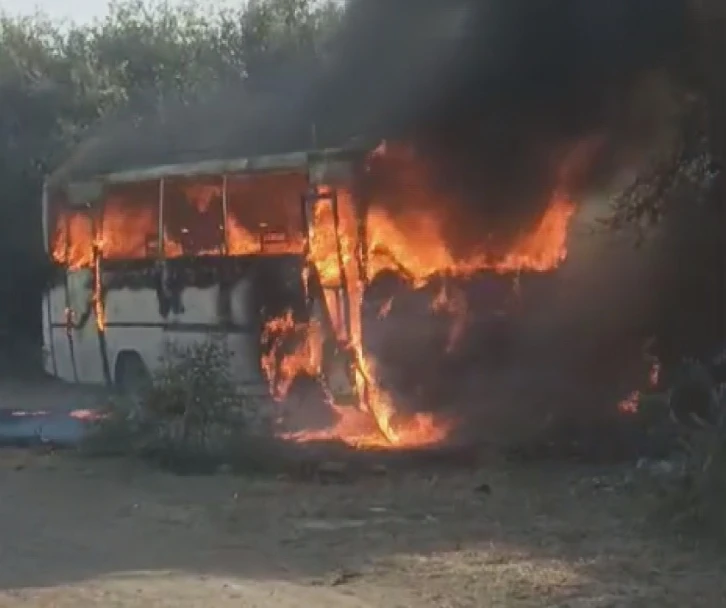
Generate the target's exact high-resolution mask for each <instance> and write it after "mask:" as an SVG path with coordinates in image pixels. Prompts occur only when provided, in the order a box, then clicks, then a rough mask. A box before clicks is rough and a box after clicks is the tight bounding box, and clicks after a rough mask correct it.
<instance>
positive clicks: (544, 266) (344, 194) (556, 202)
mask: <svg viewBox="0 0 726 608" xmlns="http://www.w3.org/2000/svg"><path fill="white" fill-rule="evenodd" d="M401 152H403V154H401ZM391 153H393V154H396V155H397V161H399V162H400V159H401V158H404V159H406V161H407V163H406V164H405V166H404V167H403V169H404V171H405V172H406V176H405V181H406V182H407V183H408V184H415V188H409V189H408V190H406V191H404V192H397V194H398V195H399V196H405V197H407V199H408V200H404V201H399V202H402V203H403V204H399V205H398V207H399V208H403V209H404V211H399V212H398V213H396V214H395V215H394V214H392V213H390V212H389V211H387V206H386V205H385V201H379V200H376V199H375V197H374V198H373V200H371V201H369V207H368V211H367V214H366V217H365V231H366V234H367V240H366V242H365V243H361V242H360V238H359V234H360V232H359V230H358V228H359V225H358V221H357V219H356V214H355V207H354V204H353V199H352V196H351V193H350V192H348V191H346V190H345V189H341V188H337V189H334V188H327V187H324V186H323V187H320V188H319V195H320V196H321V199H322V200H321V201H320V202H319V203H318V204H317V206H316V207H315V216H314V218H313V222H312V224H313V228H312V234H311V235H310V242H309V261H310V262H311V263H312V264H313V265H314V267H315V269H316V270H317V273H318V274H319V276H320V278H321V282H322V284H323V286H324V287H327V288H329V289H328V290H327V291H325V298H326V300H327V308H328V310H330V311H331V314H332V317H333V318H332V324H333V327H334V330H335V333H336V337H337V339H338V341H339V343H340V344H342V345H343V347H342V348H343V349H345V350H346V352H348V353H350V354H351V359H352V362H353V363H352V365H353V368H354V369H353V370H352V371H353V375H354V377H355V381H356V388H357V392H358V395H359V396H360V397H361V398H362V404H361V405H362V407H361V408H359V409H355V408H351V407H344V406H339V405H336V404H334V403H332V402H331V404H330V406H331V408H332V409H333V412H334V413H335V415H336V418H337V421H336V423H335V424H334V425H333V426H332V427H331V428H329V429H326V430H325V431H314V432H310V431H303V432H298V433H295V434H294V435H291V437H293V438H295V439H296V440H298V441H312V440H321V439H339V440H342V441H344V442H346V443H348V444H350V445H354V446H357V447H371V446H381V447H382V446H385V447H388V448H391V447H395V448H411V447H423V446H431V445H436V444H440V443H442V442H444V441H445V440H446V439H447V437H449V435H450V433H451V432H452V430H453V428H454V426H455V421H453V420H450V419H445V418H437V417H436V416H434V415H433V414H424V413H417V414H406V413H404V412H403V411H401V410H400V409H399V408H397V407H396V400H395V398H394V396H393V395H392V394H391V393H390V392H388V391H387V390H385V389H384V388H383V387H382V385H381V382H380V377H379V370H378V365H377V362H376V361H375V359H374V358H373V357H372V356H371V355H370V354H368V353H365V352H364V349H363V339H362V334H363V329H362V319H361V303H362V299H363V293H362V289H363V285H364V283H365V280H367V281H371V280H373V279H375V277H376V276H377V275H378V274H379V273H381V272H383V271H392V272H395V273H396V274H398V275H400V276H402V277H404V278H405V279H406V280H407V281H408V282H409V283H410V284H411V285H412V287H414V288H421V287H423V286H425V285H426V284H427V283H428V282H429V281H430V280H431V279H432V278H433V277H436V276H449V277H451V276H467V275H470V274H472V273H474V272H478V271H481V270H491V271H494V272H498V273H504V272H516V271H521V270H529V271H539V272H544V271H549V270H552V269H554V268H556V267H557V266H558V265H559V264H560V263H561V262H562V261H563V260H564V259H565V258H566V256H567V247H566V244H567V232H568V226H569V223H570V220H571V218H572V216H573V214H574V212H575V205H574V204H573V203H572V201H571V200H570V199H569V198H568V197H567V195H566V193H565V191H564V189H558V190H556V191H555V192H553V193H552V196H551V200H550V203H549V205H548V207H547V209H546V211H545V213H544V215H543V216H542V217H541V219H540V220H539V222H538V223H537V224H536V225H535V226H534V227H533V228H532V229H531V230H529V231H528V232H526V233H524V234H521V235H520V236H519V238H517V239H516V240H515V242H514V245H513V246H512V247H511V248H510V249H509V250H508V251H507V252H505V254H504V255H499V256H496V257H495V256H493V255H491V254H490V253H484V252H478V253H474V254H472V255H470V256H468V257H464V258H461V257H457V256H455V255H454V253H453V252H452V250H451V247H450V244H449V243H448V242H447V240H446V239H445V238H444V235H443V232H442V223H441V222H440V220H439V218H438V217H437V216H436V214H435V213H434V212H431V211H429V210H431V209H442V208H445V207H446V204H447V201H440V200H431V199H432V198H433V197H435V196H436V194H435V190H434V189H433V188H432V187H430V185H429V184H428V181H427V175H426V171H425V167H424V166H423V165H421V164H419V163H418V162H417V161H416V159H415V157H414V156H412V155H410V154H409V153H408V150H405V149H404V150H401V149H399V148H394V149H391V148H390V147H388V146H385V145H384V146H382V147H380V148H378V149H377V150H376V151H374V153H373V156H374V157H377V158H381V157H385V156H386V155H387V154H391ZM326 193H328V194H326ZM386 194H387V193H385V192H384V193H383V196H386ZM334 198H335V199H337V201H336V202H337V215H338V217H337V221H336V218H335V217H334V210H333V199H334ZM422 198H428V199H429V200H421V199H422ZM364 260H365V264H363V263H362V262H363V261H364ZM341 270H342V273H343V275H344V277H343V276H342V274H341ZM343 278H345V281H344V280H343ZM336 290H345V292H346V293H347V295H348V299H349V302H350V310H349V311H347V314H348V315H349V322H348V323H347V324H346V322H345V319H344V318H343V317H344V314H345V313H346V311H345V310H344V309H342V308H341V306H340V305H339V304H340V303H339V301H338V299H339V296H338V295H337V292H336ZM391 304H392V302H391V301H390V300H389V301H387V302H386V303H385V304H384V306H383V307H382V308H381V310H380V312H379V314H380V315H381V316H385V315H386V314H387V312H388V311H389V310H390V307H391ZM431 307H432V310H433V311H434V312H437V313H439V314H447V315H449V316H450V318H451V328H450V332H449V338H448V342H447V347H446V348H447V352H453V350H454V349H455V348H456V344H457V342H458V340H459V339H460V338H461V336H462V334H463V332H464V330H465V327H466V317H467V314H468V303H467V302H466V298H465V296H464V294H463V293H460V292H459V291H457V290H456V289H455V288H451V287H448V286H447V285H446V284H444V286H443V287H442V289H441V290H440V291H439V293H438V295H437V296H436V298H435V299H434V301H433V302H432V305H431ZM279 324H280V320H279V319H274V320H272V321H271V322H270V326H271V327H273V326H275V327H276V326H279ZM348 327H349V329H348ZM307 362H308V359H307V358H305V357H301V356H300V352H299V351H295V352H293V353H291V354H290V355H289V356H288V357H287V358H285V359H284V361H283V362H282V363H281V364H280V365H279V369H284V370H285V373H284V374H283V377H284V378H287V377H289V375H290V373H291V371H290V370H291V369H292V368H294V365H296V364H297V365H299V366H300V368H299V369H300V371H301V372H303V371H304V372H308V371H309V367H308V366H307ZM293 373H294V372H293ZM289 386H290V383H289V382H288V381H287V380H285V381H283V382H282V383H281V384H278V385H277V390H276V391H275V394H277V395H278V397H279V398H281V399H282V398H284V397H285V394H286V393H285V390H284V387H289Z"/></svg>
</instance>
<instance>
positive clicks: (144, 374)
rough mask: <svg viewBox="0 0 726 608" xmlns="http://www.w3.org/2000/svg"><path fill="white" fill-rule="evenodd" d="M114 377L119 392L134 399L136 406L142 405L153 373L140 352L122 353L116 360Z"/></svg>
mask: <svg viewBox="0 0 726 608" xmlns="http://www.w3.org/2000/svg"><path fill="white" fill-rule="evenodd" d="M114 378H115V383H116V388H117V389H118V390H119V392H120V393H121V394H122V395H123V396H124V397H126V398H127V399H130V400H131V401H133V403H134V405H135V406H140V405H141V400H142V399H143V397H144V394H145V393H146V391H148V389H149V387H150V386H151V374H150V373H149V370H148V369H147V367H146V365H145V364H144V361H143V360H142V359H141V357H140V356H139V354H138V353H135V352H123V353H121V354H120V355H119V356H118V359H117V360H116V373H115V374H114Z"/></svg>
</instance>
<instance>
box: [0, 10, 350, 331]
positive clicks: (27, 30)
mask: <svg viewBox="0 0 726 608" xmlns="http://www.w3.org/2000/svg"><path fill="white" fill-rule="evenodd" d="M110 8H111V10H110V12H109V14H108V16H107V17H106V18H104V19H103V20H100V21H97V22H95V23H92V24H90V25H80V26H78V25H72V26H70V27H69V28H68V29H66V30H63V29H62V28H60V27H59V26H58V25H57V24H54V23H53V22H51V21H50V20H48V19H46V18H44V17H42V16H38V17H34V18H24V19H17V18H10V17H8V16H1V17H0V183H2V185H3V190H2V192H3V195H2V200H0V255H2V257H3V258H4V259H5V260H8V259H10V258H13V259H18V260H19V259H22V260H23V263H21V264H18V263H12V264H10V263H6V264H5V267H6V272H5V273H3V274H2V278H1V279H0V293H4V294H6V297H5V298H2V299H0V330H1V329H2V325H3V323H2V321H1V320H7V322H8V327H14V328H15V329H18V328H20V329H19V330H20V331H21V333H22V334H23V335H27V334H29V333H33V334H35V336H36V337H37V336H38V335H39V326H40V318H41V316H40V311H39V303H40V297H39V296H40V289H41V286H42V280H43V260H44V254H43V249H42V244H41V238H40V233H41V230H40V226H41V215H40V214H41V204H40V203H41V187H42V182H43V178H44V176H45V175H47V174H48V172H49V171H50V170H51V168H53V167H55V166H57V165H58V164H59V163H60V162H62V160H63V159H64V158H66V157H67V155H68V154H69V152H70V150H71V149H73V147H74V146H75V145H76V144H77V143H78V142H79V141H81V140H83V139H84V138H86V137H88V135H89V134H90V133H92V132H94V130H96V129H99V128H101V126H102V125H104V124H108V123H109V122H113V121H114V120H117V121H118V120H123V121H128V120H131V119H137V118H139V117H142V116H150V115H156V116H161V117H162V118H163V116H164V113H165V112H166V111H167V109H168V108H170V107H173V106H174V104H189V103H193V102H195V101H197V100H199V99H201V98H204V97H209V96H211V95H213V94H215V92H217V91H219V90H220V88H222V87H228V86H230V85H231V84H237V83H248V84H251V85H254V84H257V85H258V86H264V81H265V78H264V75H265V73H266V72H267V70H268V69H269V67H270V66H271V65H274V64H277V63H280V62H283V61H285V60H287V59H289V58H290V57H299V56H301V55H305V54H308V55H316V54H317V53H319V52H320V49H321V44H322V41H323V40H324V37H325V35H326V32H328V31H330V28H332V27H334V26H335V23H336V22H337V20H338V19H339V17H340V13H341V8H340V6H339V4H338V3H336V2H316V1H315V0H251V1H250V2H247V3H242V2H241V3H240V6H239V7H238V8H234V9H228V10H217V11H216V12H215V11H210V10H209V7H208V6H203V7H202V8H195V5H194V4H192V3H189V4H186V5H182V6H170V5H169V4H167V3H164V2H155V1H151V2H143V1H141V0H124V1H121V2H116V3H114V4H112V5H111V7H110ZM11 271H12V272H11ZM20 286H25V287H24V290H25V291H27V293H24V294H22V295H21V296H20V297H18V292H17V290H18V289H20ZM13 303H16V305H15V308H14V309H13V310H11V307H13V306H14V304H13Z"/></svg>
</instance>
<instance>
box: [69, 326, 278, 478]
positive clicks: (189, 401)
mask: <svg viewBox="0 0 726 608" xmlns="http://www.w3.org/2000/svg"><path fill="white" fill-rule="evenodd" d="M230 358H231V353H230V351H229V350H228V348H227V346H226V344H224V342H223V341H221V340H215V339H211V338H210V339H209V340H206V341H203V342H195V343H190V344H185V345H179V344H176V343H172V342H169V343H167V344H166V346H165V351H164V354H163V355H162V357H161V358H160V364H159V366H158V368H157V369H156V370H155V371H154V372H153V374H152V377H151V382H150V385H149V387H148V389H147V390H145V391H144V393H143V394H141V395H139V396H138V400H137V405H135V406H132V405H131V404H130V402H128V401H124V400H122V399H117V400H116V402H115V404H114V406H115V407H114V408H113V410H112V412H111V414H110V415H109V416H108V417H107V418H105V419H104V420H103V421H102V422H101V423H99V425H98V427H97V428H96V430H95V432H93V433H91V434H90V436H89V437H88V438H87V440H86V442H85V443H84V446H83V450H84V451H85V453H87V454H92V455H133V456H139V457H142V458H147V459H152V460H154V461H155V462H157V463H158V464H161V465H164V466H166V467H170V468H173V469H175V470H177V471H180V472H181V471H187V472H203V471H206V470H207V469H213V468H216V467H217V466H218V465H219V464H220V463H222V462H224V460H225V453H227V452H229V451H230V449H231V444H232V443H233V442H235V441H243V440H244V439H243V438H244V437H245V436H248V435H251V434H257V435H260V434H264V433H265V432H267V431H269V430H270V429H269V428H268V427H267V425H266V424H265V421H264V420H261V417H260V416H259V412H258V411H257V408H255V407H254V406H255V404H254V403H253V402H252V400H251V399H249V398H248V397H246V396H244V395H242V394H241V393H240V392H239V390H238V387H237V386H236V384H235V382H234V379H233V377H232V373H231V369H230V363H229V362H230Z"/></svg>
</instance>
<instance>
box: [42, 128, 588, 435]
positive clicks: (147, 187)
mask: <svg viewBox="0 0 726 608" xmlns="http://www.w3.org/2000/svg"><path fill="white" fill-rule="evenodd" d="M442 196H443V194H442V193H441V191H440V190H437V188H436V187H435V186H434V185H433V184H432V183H431V180H430V177H429V171H428V169H427V167H426V164H425V161H424V160H423V159H422V158H420V157H419V156H418V155H417V154H416V152H415V150H414V149H413V148H412V147H410V146H407V145H402V144H389V143H386V142H383V143H375V144H373V145H371V144H370V143H366V144H363V143H361V142H355V143H353V144H351V145H349V146H345V147H340V148H336V149H322V150H314V151H305V152H293V153H287V154H278V155H267V156H255V157H247V158H238V159H233V160H224V161H205V162H197V163H187V164H178V165H164V166H156V167H149V168H143V169H138V170H126V171H119V172H110V173H103V174H98V175H95V176H92V177H90V178H87V179H83V180H75V181H73V180H58V179H55V180H50V181H49V182H48V183H47V184H46V187H45V191H44V205H43V217H44V240H45V243H46V246H47V250H48V254H49V256H50V257H51V259H52V261H53V262H54V265H55V274H54V280H53V282H52V284H51V285H50V286H49V288H48V290H47V293H46V295H45V299H44V306H43V310H44V312H43V314H44V340H45V345H46V351H47V357H46V362H47V363H46V368H47V371H48V372H49V373H51V374H52V375H54V376H57V377H59V378H61V379H63V380H66V381H70V382H78V383H105V384H107V385H116V386H119V387H121V388H124V389H127V390H135V388H136V387H138V386H139V383H141V382H145V381H147V380H148V378H149V375H150V374H151V373H152V372H153V370H154V369H155V367H156V366H157V365H158V364H159V360H160V357H162V355H163V353H164V349H165V345H166V344H168V343H169V342H174V343H181V344H190V343H194V342H199V341H201V340H206V339H208V338H210V337H215V338H216V339H219V340H221V341H223V342H224V344H225V345H226V346H227V347H228V349H229V352H230V366H231V369H232V370H233V373H234V376H235V378H236V380H237V381H238V382H239V385H240V387H241V390H244V391H248V392H250V393H253V394H263V395H268V396H271V397H273V398H274V399H275V400H278V401H283V400H285V399H286V398H287V397H288V395H289V393H290V392H291V391H292V390H294V388H295V384H296V382H297V381H298V380H299V379H300V378H301V377H305V378H309V379H314V380H315V382H316V383H317V385H318V386H320V387H322V389H323V393H324V396H325V400H326V402H327V403H328V405H329V407H330V408H331V410H332V411H333V412H334V413H335V421H334V423H332V424H331V426H330V427H329V428H326V429H325V430H324V431H321V432H319V433H317V434H316V433H311V432H307V431H303V433H307V434H306V437H308V438H309V437H313V436H335V437H340V438H343V439H344V440H346V441H347V442H348V443H366V442H368V443H370V442H382V443H385V444H390V445H426V444H430V443H436V442H438V441H441V440H442V439H443V438H444V437H445V436H446V435H447V434H448V433H449V432H450V428H451V420H441V419H438V418H437V416H436V415H435V414H430V413H426V414H424V413H421V412H415V411H407V410H406V408H402V407H400V404H399V399H398V398H397V397H396V396H395V391H393V390H392V388H391V386H392V384H393V385H395V384H396V382H393V383H392V382H391V381H390V380H389V381H387V380H386V375H387V374H386V370H385V369H383V368H384V365H383V364H384V363H385V364H386V366H387V365H388V364H387V362H386V357H387V355H390V353H391V351H392V350H395V348H394V347H395V342H399V343H403V342H406V340H407V339H406V338H405V337H400V339H396V340H394V341H393V342H391V340H390V337H391V335H390V334H391V332H389V331H388V330H386V329H385V327H384V328H383V329H381V327H383V326H381V325H380V324H381V323H385V320H386V318H388V317H389V316H393V315H394V312H393V309H394V308H399V309H402V310H404V314H403V324H402V325H399V326H397V327H398V328H399V330H400V331H403V332H404V333H405V331H406V330H405V328H404V329H400V328H401V327H403V326H405V325H406V322H407V320H408V321H409V323H408V326H409V327H411V328H412V329H411V330H410V331H409V333H410V334H416V335H415V337H416V338H417V339H419V340H421V339H423V338H422V334H427V332H429V329H430V330H431V332H433V333H436V331H438V330H436V329H435V328H437V327H438V328H443V330H442V331H438V333H437V335H436V336H435V337H434V338H432V339H433V342H431V341H430V342H429V346H430V345H431V344H434V349H435V350H437V351H438V352H439V354H441V356H442V357H447V356H449V355H453V353H455V351H456V350H457V348H459V346H460V345H461V343H462V342H464V341H465V340H466V334H467V332H468V331H469V330H470V326H468V325H467V323H468V319H469V315H468V306H469V302H470V301H471V298H472V295H471V294H470V293H464V290H463V288H462V286H461V283H460V281H459V279H462V278H467V277H471V276H473V275H475V274H476V273H482V272H484V273H486V275H487V276H488V277H489V279H488V281H489V282H488V283H487V285H488V287H487V295H486V298H487V302H488V304H487V307H488V309H489V310H490V311H491V312H492V314H491V315H490V317H491V319H494V320H496V319H501V318H504V317H507V315H508V314H511V312H512V310H514V309H516V306H517V302H519V299H518V297H517V293H518V289H519V286H520V285H519V283H520V280H521V278H522V276H523V274H524V275H526V274H533V275H537V274H538V273H542V272H544V271H548V270H551V269H554V268H556V267H557V266H558V265H559V264H560V263H561V262H562V261H563V260H564V259H565V257H566V240H567V232H568V226H569V223H570V220H571V217H572V216H573V214H574V212H575V205H574V204H573V203H572V202H571V201H570V199H569V198H568V196H567V192H566V191H565V190H564V189H562V188H556V189H554V190H553V191H552V193H551V197H550V200H549V201H548V202H547V205H546V209H545V211H544V213H543V214H542V215H541V216H540V217H539V218H538V219H537V221H536V222H535V224H534V225H533V226H531V227H529V228H528V229H527V230H526V231H520V233H518V234H517V235H516V238H514V240H511V241H510V242H509V243H508V244H507V247H506V249H504V250H502V249H500V250H498V251H492V249H491V248H485V247H483V246H481V247H476V248H474V249H473V250H472V249H470V250H469V251H467V252H465V253H462V252H455V251H454V249H453V248H452V246H451V243H450V240H449V239H447V236H446V234H444V229H443V226H444V223H443V222H442V221H441V218H439V217H437V214H436V210H441V209H446V201H443V204H442V200H441V197H442ZM407 294H408V295H407ZM411 294H418V295H419V296H420V294H425V295H424V297H423V299H422V298H421V297H418V299H417V300H416V302H418V304H416V302H414V301H413V300H411V297H410V296H411ZM493 294H496V295H493ZM474 297H475V296H474ZM406 298H408V299H409V305H407V306H406V305H404V306H403V307H402V308H401V306H400V303H401V302H405V301H406ZM421 302H423V306H421ZM492 302H496V304H495V305H493V304H492ZM416 306H418V313H417V312H415V310H416ZM419 313H420V315H421V316H422V318H425V319H426V320H425V321H424V322H423V323H418V324H416V323H410V321H411V320H412V319H415V317H416V315H417V314H419ZM434 317H439V318H444V319H445V323H443V324H439V325H437V324H436V323H433V322H432V321H431V319H432V318H434ZM399 318H401V315H399ZM376 323H378V324H379V326H378V331H370V328H371V327H373V328H375V326H376ZM494 326H497V327H500V326H501V323H500V322H498V321H494V322H493V327H494ZM422 328H426V329H425V330H422ZM467 328H468V329H467ZM442 332H443V333H442ZM429 333H430V332H429ZM382 334H383V335H384V337H385V336H386V335H388V336H387V337H388V338H389V340H388V341H387V342H385V341H384V342H385V344H384V345H383V346H381V343H380V336H381V335H382ZM489 335H490V336H491V335H493V334H492V333H490V334H489ZM376 336H378V338H377V337H376ZM377 340H378V344H376V342H377ZM406 356H407V357H409V358H410V356H411V349H410V348H409V349H408V354H407V355H406ZM422 371H425V370H423V369H422V368H421V367H418V371H417V375H418V377H419V380H420V376H421V372H422ZM433 375H434V376H435V372H434V373H433ZM401 384H402V381H401V379H400V378H399V379H398V385H399V387H400V385H401ZM403 384H405V382H403ZM419 384H420V382H419ZM414 392H415V389H414ZM346 404H348V405H350V404H352V407H349V406H347V405H346ZM296 436H297V437H298V438H300V435H296ZM374 437H375V439H374Z"/></svg>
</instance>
